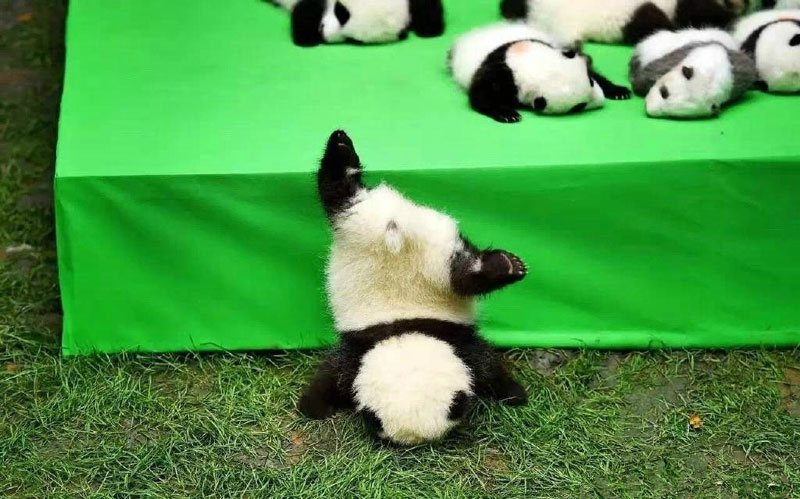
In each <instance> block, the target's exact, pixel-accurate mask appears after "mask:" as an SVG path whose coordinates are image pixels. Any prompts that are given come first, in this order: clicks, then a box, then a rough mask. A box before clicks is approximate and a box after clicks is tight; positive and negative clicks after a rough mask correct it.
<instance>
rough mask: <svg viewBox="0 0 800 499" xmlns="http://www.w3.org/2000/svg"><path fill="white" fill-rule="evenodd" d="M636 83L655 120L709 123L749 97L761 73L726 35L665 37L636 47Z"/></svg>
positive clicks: (704, 32) (701, 32) (695, 32)
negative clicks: (681, 119) (667, 119)
mask: <svg viewBox="0 0 800 499" xmlns="http://www.w3.org/2000/svg"><path fill="white" fill-rule="evenodd" d="M630 80H631V84H632V86H633V91H634V92H635V93H636V94H637V95H641V96H644V97H645V108H646V110H647V114H648V115H649V116H651V117H655V118H706V117H712V116H717V115H719V113H720V112H721V110H722V108H723V106H724V105H726V104H728V103H730V102H733V101H735V100H736V99H739V98H740V97H741V96H742V95H744V93H745V92H746V91H747V90H748V89H750V88H751V87H752V86H753V84H754V83H755V81H756V68H755V64H754V63H753V60H752V59H751V58H750V57H749V56H747V55H746V54H744V53H743V52H741V51H740V50H739V48H738V46H737V44H736V42H735V41H734V39H733V37H731V35H730V34H728V33H727V32H725V31H722V30H718V29H685V30H682V31H677V32H672V31H661V32H659V33H656V34H654V35H651V36H649V37H648V38H646V39H644V40H643V41H642V42H641V43H639V44H638V45H637V46H636V49H635V50H634V53H633V58H632V59H631V62H630Z"/></svg>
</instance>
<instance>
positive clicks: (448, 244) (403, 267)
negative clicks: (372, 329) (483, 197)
mask: <svg viewBox="0 0 800 499" xmlns="http://www.w3.org/2000/svg"><path fill="white" fill-rule="evenodd" d="M390 222H391V223H390ZM458 236H459V232H458V225H457V224H456V222H455V220H453V219H452V218H450V217H449V216H447V215H445V214H443V213H439V212H437V211H435V210H433V209H431V208H428V207H426V206H420V205H417V204H415V203H413V202H411V201H409V200H408V199H406V198H404V197H403V196H402V195H400V194H399V193H398V192H397V191H396V190H394V189H392V188H391V187H389V186H387V185H380V186H378V187H375V188H373V189H369V190H368V189H362V190H360V191H359V192H358V193H357V194H356V200H355V204H354V205H353V207H352V208H351V210H349V211H348V213H347V216H343V217H340V218H339V219H338V220H337V224H336V231H335V232H334V240H333V245H332V248H331V253H330V259H329V263H328V271H327V274H328V296H329V298H330V305H331V310H332V311H333V319H334V322H335V325H336V328H337V329H338V330H340V331H351V330H357V329H363V328H365V327H368V326H371V325H374V324H378V323H385V322H391V321H395V320H399V319H411V318H416V317H429V318H433V319H440V320H447V321H452V322H457V323H463V324H467V323H472V322H473V321H474V320H475V308H474V300H472V299H469V298H464V297H460V296H458V295H454V294H453V293H452V291H451V290H450V256H451V255H452V254H453V252H454V251H455V250H456V249H458V247H459V246H460V245H461V244H462V243H461V241H460V239H459V237H458ZM375 276H382V278H380V279H376V278H375ZM365 296H372V297H379V298H380V299H373V300H365V299H364V297H365Z"/></svg>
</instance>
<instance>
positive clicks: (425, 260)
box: [298, 131, 527, 445]
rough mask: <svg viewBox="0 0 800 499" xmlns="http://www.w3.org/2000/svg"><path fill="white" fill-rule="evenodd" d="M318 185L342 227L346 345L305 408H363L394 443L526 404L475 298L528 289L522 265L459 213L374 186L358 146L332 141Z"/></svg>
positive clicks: (338, 274) (324, 369)
mask: <svg viewBox="0 0 800 499" xmlns="http://www.w3.org/2000/svg"><path fill="white" fill-rule="evenodd" d="M317 187H318V191H319V197H320V199H321V201H322V206H323V208H324V210H325V213H326V215H327V219H328V222H329V223H330V226H331V228H332V233H333V243H332V246H331V250H330V256H329V260H328V265H327V291H328V298H329V303H330V308H331V311H332V315H333V318H334V325H335V327H336V329H337V331H338V332H339V337H340V343H339V345H338V346H337V347H335V348H334V349H333V350H332V351H331V352H330V353H329V355H328V356H327V357H326V359H325V360H324V361H323V363H322V365H321V366H320V367H319V368H318V369H317V372H316V374H315V375H314V377H313V378H312V380H311V381H310V383H309V385H308V386H307V387H306V388H305V390H304V392H303V394H302V396H301V398H300V401H299V402H298V409H299V410H300V412H301V413H303V414H304V415H306V416H307V417H310V418H315V419H322V418H327V417H329V416H331V415H333V414H334V413H335V412H336V411H338V410H341V409H355V410H356V411H357V412H358V413H359V414H360V415H361V416H362V417H363V419H364V421H365V422H366V423H367V428H369V429H370V432H371V433H372V434H374V435H376V436H378V437H380V438H382V439H385V440H388V441H390V442H393V443H396V444H403V445H414V444H419V443H422V442H427V441H432V440H437V439H440V438H441V437H443V436H444V435H445V434H446V433H447V432H448V431H449V430H450V429H451V428H453V427H454V426H455V425H456V424H457V423H458V422H459V421H461V420H462V419H463V418H464V417H465V415H466V414H467V412H468V411H469V409H470V407H471V405H472V403H473V401H474V399H475V398H476V397H481V398H488V399H493V400H498V401H501V402H503V403H506V404H511V405H520V404H525V403H527V395H526V393H525V390H524V389H523V387H522V386H521V385H520V384H519V383H517V382H516V381H514V379H512V377H511V376H510V374H509V373H508V371H507V370H506V368H505V367H504V365H503V364H502V362H501V360H500V359H499V357H498V356H497V355H496V354H495V353H494V352H493V351H492V350H491V349H490V347H489V346H488V344H487V343H486V342H485V341H484V340H483V339H481V337H480V336H479V334H478V329H477V326H476V324H475V320H476V315H475V314H476V310H475V308H476V300H477V298H479V297H481V296H483V295H486V294H487V293H490V292H492V291H496V290H498V289H500V288H503V287H505V286H508V285H509V284H513V283H515V282H518V281H520V280H521V279H523V278H524V277H525V275H526V272H527V271H526V267H525V265H524V264H523V263H522V261H521V260H520V259H519V258H518V257H517V256H515V255H513V254H512V253H509V252H508V251H503V250H498V249H487V250H480V249H478V248H477V247H476V246H474V245H473V244H472V243H471V242H470V241H469V240H468V239H466V237H465V236H464V235H463V234H461V232H460V231H459V229H458V224H457V223H456V221H455V220H453V219H452V218H450V217H449V216H447V215H445V214H443V213H440V212H438V211H435V210H433V209H431V208H428V207H425V206H420V205H418V204H415V203H414V202H412V201H410V200H408V199H406V198H405V197H403V196H402V195H401V194H400V193H399V192H397V191H396V190H394V189H392V188H391V187H389V186H387V185H385V184H381V185H379V186H377V187H372V188H370V187H367V186H366V185H365V184H364V183H363V182H362V167H361V162H360V160H359V157H358V154H357V153H356V150H355V148H354V146H353V143H352V141H351V140H350V138H349V137H348V136H347V134H345V133H344V132H343V131H336V132H334V133H333V134H332V135H331V136H330V138H329V139H328V143H327V146H326V148H325V153H324V156H323V158H322V161H321V164H320V168H319V170H318V172H317Z"/></svg>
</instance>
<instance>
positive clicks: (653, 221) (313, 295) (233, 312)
mask: <svg viewBox="0 0 800 499" xmlns="http://www.w3.org/2000/svg"><path fill="white" fill-rule="evenodd" d="M497 3H498V2H496V1H485V2H465V1H463V0H450V1H447V2H446V10H447V12H446V14H447V20H448V28H447V33H446V35H445V36H443V37H441V38H438V39H432V40H430V39H429V40H423V39H419V38H416V37H414V36H413V35H412V36H411V37H410V38H409V40H407V41H406V42H403V43H398V44H393V45H386V46H372V47H363V46H323V47H317V48H312V49H301V48H297V47H294V46H293V45H292V44H291V41H290V37H289V18H288V15H287V14H286V13H284V12H282V11H280V10H278V9H277V8H274V7H272V6H271V5H269V4H265V3H262V2H260V1H257V0H236V1H231V2H226V3H225V4H224V5H223V4H222V3H220V2H212V1H209V0H200V1H198V0H192V1H189V0H172V1H169V2H164V1H161V0H158V1H156V0H137V1H135V2H109V1H107V0H72V1H71V2H70V12H69V19H68V33H67V68H66V81H65V88H64V96H63V101H62V107H61V124H60V136H59V144H58V164H57V172H56V201H57V202H56V205H57V229H58V243H59V263H60V280H61V290H62V294H63V302H64V314H65V321H64V341H63V352H64V354H67V355H74V354H80V353H89V352H94V351H103V352H118V351H176V350H215V349H272V348H300V347H318V346H322V345H327V344H330V343H331V342H332V341H334V334H333V330H332V326H331V320H330V318H329V316H328V313H327V310H326V304H325V297H324V292H323V289H324V288H323V263H324V258H325V253H326V249H327V244H328V241H329V235H328V229H327V226H326V223H325V220H324V217H323V214H322V211H321V208H320V207H319V205H318V201H317V199H316V197H315V185H314V180H313V175H312V172H313V171H314V170H315V169H316V166H317V161H318V159H319V157H320V155H321V152H322V148H323V145H324V142H325V140H326V138H327V136H328V134H329V133H330V132H331V131H332V130H333V129H334V128H339V127H340V128H344V129H346V130H347V131H348V132H349V133H350V134H351V136H352V137H353V139H354V141H355V143H356V146H357V148H358V149H359V153H360V155H361V157H362V160H364V162H365V164H366V168H367V170H368V175H367V180H368V182H371V183H375V182H379V181H382V180H385V181H387V182H390V183H392V184H395V185H396V186H397V187H398V188H399V189H400V190H402V191H403V192H405V193H406V194H408V195H409V196H411V197H412V198H414V199H416V200H419V201H422V202H425V203H428V204H430V205H432V206H434V207H437V208H440V209H443V210H445V211H447V212H449V213H450V214H452V215H453V216H455V217H457V218H458V219H460V220H461V221H462V226H463V229H464V231H465V233H466V234H468V235H469V236H470V237H471V238H472V239H474V240H475V241H476V242H477V243H479V244H486V245H489V244H493V245H497V246H502V247H504V248H507V249H509V250H512V251H514V252H516V253H518V254H520V255H521V256H522V257H523V258H524V259H525V261H526V262H527V263H528V265H529V267H530V269H531V271H530V273H529V276H528V278H527V279H526V280H525V281H523V282H522V283H520V284H518V285H516V286H514V287H512V288H509V289H508V290H505V291H503V292H501V293H498V294H497V295H496V296H492V297H490V298H489V299H487V300H486V302H485V304H484V305H483V308H482V319H483V320H482V326H483V331H484V333H485V334H486V336H487V337H488V338H489V339H490V340H492V341H493V342H494V343H495V344H497V345H501V346H586V347H602V348H640V347H661V346H671V347H732V346H742V345H757V344H764V345H791V344H798V343H800V259H799V257H800V216H798V212H799V211H800V134H798V130H800V118H799V116H800V97H776V96H767V95H763V94H758V93H751V94H750V95H749V96H748V97H747V98H746V99H745V100H744V101H743V102H741V103H740V104H739V105H737V106H735V107H732V108H730V109H728V110H726V111H724V112H723V114H722V116H721V117H720V118H719V119H715V120H709V121H696V122H677V121H660V120H653V119H648V118H646V117H645V115H644V103H643V101H642V100H641V99H636V98H635V99H633V100H631V101H628V102H622V103H617V102H608V103H607V104H606V107H605V108H604V109H602V110H600V111H594V112H589V113H585V114H580V115H574V116H564V117H537V116H535V115H533V114H532V113H524V115H523V121H522V123H520V124H516V125H501V124H498V123H495V122H493V121H491V120H490V119H488V118H485V117H483V116H481V115H478V114H477V113H474V112H472V111H471V110H470V109H469V107H468V104H467V99H466V96H465V95H464V94H463V93H461V92H460V91H459V90H458V89H457V88H456V86H455V84H454V83H453V82H452V81H451V80H450V79H449V77H448V74H447V71H446V66H445V55H446V52H447V49H448V47H449V46H450V44H451V42H452V40H453V38H454V37H455V36H456V35H458V34H459V33H461V32H463V31H464V30H466V29H468V28H471V27H473V26H478V25H480V24H483V23H486V22H488V21H493V20H496V19H497V17H498V16H497V10H498V9H497ZM589 52H591V53H592V55H593V56H594V57H595V61H596V65H597V67H598V68H599V69H600V70H601V71H603V72H605V73H606V74H607V76H609V77H611V78H612V79H616V80H619V81H624V80H625V74H626V67H627V60H628V57H629V55H630V49H628V48H623V47H601V46H589Z"/></svg>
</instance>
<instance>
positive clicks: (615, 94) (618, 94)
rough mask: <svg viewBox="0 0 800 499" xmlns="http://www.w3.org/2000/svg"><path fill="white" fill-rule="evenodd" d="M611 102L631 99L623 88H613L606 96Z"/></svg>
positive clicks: (629, 92) (627, 91)
mask: <svg viewBox="0 0 800 499" xmlns="http://www.w3.org/2000/svg"><path fill="white" fill-rule="evenodd" d="M606 97H608V98H609V99H611V100H627V99H630V98H631V91H630V90H628V89H627V88H625V87H618V86H617V87H613V88H611V89H609V90H608V93H607V94H606Z"/></svg>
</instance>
